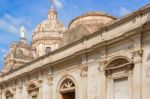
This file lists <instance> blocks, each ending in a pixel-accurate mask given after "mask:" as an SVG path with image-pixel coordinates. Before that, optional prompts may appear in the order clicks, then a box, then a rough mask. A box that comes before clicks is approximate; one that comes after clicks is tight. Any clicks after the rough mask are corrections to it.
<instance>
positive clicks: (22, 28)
mask: <svg viewBox="0 0 150 99" xmlns="http://www.w3.org/2000/svg"><path fill="white" fill-rule="evenodd" d="M25 31H26V30H25V27H24V26H21V29H20V33H21V38H25Z"/></svg>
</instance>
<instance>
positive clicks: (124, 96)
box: [105, 58, 133, 99]
mask: <svg viewBox="0 0 150 99" xmlns="http://www.w3.org/2000/svg"><path fill="white" fill-rule="evenodd" d="M132 68H133V63H132V62H130V61H128V60H126V59H124V58H118V59H116V60H114V61H112V62H110V64H108V66H107V68H106V69H105V73H106V77H107V80H106V81H107V82H106V84H107V85H106V86H107V99H130V97H131V96H130V92H131V91H130V89H128V88H131V86H130V85H129V83H131V76H132V75H131V74H132V73H131V72H132ZM112 97H113V98H112Z"/></svg>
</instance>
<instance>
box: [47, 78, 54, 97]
mask: <svg viewBox="0 0 150 99" xmlns="http://www.w3.org/2000/svg"><path fill="white" fill-rule="evenodd" d="M47 79H48V84H49V97H50V98H49V99H52V97H53V96H52V95H53V91H52V87H53V77H52V76H49V77H48V78H47Z"/></svg>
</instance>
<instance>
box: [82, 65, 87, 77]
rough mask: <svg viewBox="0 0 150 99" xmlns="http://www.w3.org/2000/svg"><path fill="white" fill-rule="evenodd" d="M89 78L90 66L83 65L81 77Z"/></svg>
mask: <svg viewBox="0 0 150 99" xmlns="http://www.w3.org/2000/svg"><path fill="white" fill-rule="evenodd" d="M87 76H88V65H87V64H83V65H82V67H81V77H87Z"/></svg>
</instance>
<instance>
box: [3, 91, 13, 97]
mask: <svg viewBox="0 0 150 99" xmlns="http://www.w3.org/2000/svg"><path fill="white" fill-rule="evenodd" d="M5 96H6V99H13V94H12V93H11V92H10V91H6V93H5Z"/></svg>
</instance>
